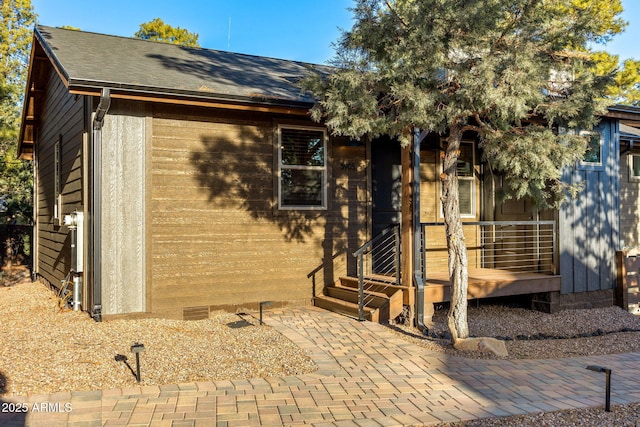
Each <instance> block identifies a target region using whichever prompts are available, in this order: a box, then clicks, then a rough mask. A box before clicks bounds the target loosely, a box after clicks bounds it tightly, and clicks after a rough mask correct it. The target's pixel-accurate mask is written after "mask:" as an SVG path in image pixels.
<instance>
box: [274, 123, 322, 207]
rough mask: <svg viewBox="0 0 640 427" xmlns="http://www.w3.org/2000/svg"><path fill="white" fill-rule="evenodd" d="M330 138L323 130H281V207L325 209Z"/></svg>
mask: <svg viewBox="0 0 640 427" xmlns="http://www.w3.org/2000/svg"><path fill="white" fill-rule="evenodd" d="M326 140H327V137H326V133H325V131H324V130H322V129H318V128H309V127H301V126H280V127H278V207H279V208H280V209H326V207H327V141H326Z"/></svg>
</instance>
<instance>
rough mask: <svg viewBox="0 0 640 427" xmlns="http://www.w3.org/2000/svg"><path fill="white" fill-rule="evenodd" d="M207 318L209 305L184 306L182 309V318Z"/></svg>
mask: <svg viewBox="0 0 640 427" xmlns="http://www.w3.org/2000/svg"><path fill="white" fill-rule="evenodd" d="M208 318H209V306H207V305H205V306H200V307H184V308H183V309H182V319H183V320H202V319H208Z"/></svg>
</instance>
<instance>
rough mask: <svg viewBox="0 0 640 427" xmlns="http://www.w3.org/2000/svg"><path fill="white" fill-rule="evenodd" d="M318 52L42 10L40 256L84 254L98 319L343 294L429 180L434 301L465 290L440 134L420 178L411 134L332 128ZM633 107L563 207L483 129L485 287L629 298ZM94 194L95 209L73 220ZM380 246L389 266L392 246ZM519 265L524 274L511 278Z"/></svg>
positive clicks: (606, 136)
mask: <svg viewBox="0 0 640 427" xmlns="http://www.w3.org/2000/svg"><path fill="white" fill-rule="evenodd" d="M310 69H314V70H315V71H316V72H321V73H328V72H330V69H329V68H327V67H323V66H317V65H313V66H312V65H309V64H302V63H298V62H293V61H285V60H279V59H272V58H263V57H256V56H249V55H242V54H235V53H228V52H220V51H213V50H206V49H197V48H188V47H181V46H176V45H171V44H164V43H156V42H149V41H142V40H137V39H129V38H122V37H114V36H108V35H101V34H93V33H86V32H81V31H73V30H64V29H58V28H50V27H43V26H39V27H37V28H36V30H35V32H34V42H33V47H32V54H31V61H30V66H29V76H28V85H27V92H26V95H25V108H24V113H23V122H22V127H21V133H20V140H19V153H20V156H21V158H23V159H33V161H34V171H35V188H36V197H35V208H34V209H35V215H34V216H35V218H36V223H35V228H34V251H33V253H34V273H36V274H37V275H38V276H39V277H40V278H41V279H42V280H45V281H47V282H49V283H51V284H53V285H55V286H60V281H61V280H63V279H64V278H65V277H67V275H68V274H69V272H70V271H71V270H75V271H76V272H78V273H77V274H76V276H77V277H78V278H79V279H77V281H76V285H77V286H78V290H79V291H80V292H78V294H80V295H81V298H80V301H79V302H80V305H79V306H80V307H81V308H82V309H83V310H86V311H88V312H89V313H91V314H92V315H93V316H94V317H95V318H97V319H99V318H101V317H102V316H103V315H119V314H129V313H149V314H153V315H158V316H165V317H173V318H184V319H197V318H204V317H207V316H208V314H209V312H210V311H211V310H216V309H231V310H243V309H256V308H257V307H259V306H260V304H261V303H264V302H267V301H268V302H270V303H271V305H272V306H273V305H278V306H282V305H287V304H295V305H302V304H311V303H312V302H313V301H314V299H315V301H316V304H317V305H320V306H323V304H324V303H323V301H327V300H330V299H331V298H324V299H323V298H322V297H321V296H322V294H323V293H327V294H331V292H330V290H331V289H332V288H335V286H334V285H335V284H337V283H339V282H340V278H341V276H345V275H347V274H349V275H351V276H354V275H356V273H357V269H358V265H357V264H356V259H355V258H354V257H353V256H352V253H353V252H355V251H356V250H357V249H358V248H359V247H360V246H361V245H363V244H364V243H366V242H368V241H370V239H371V238H372V237H374V236H376V235H378V233H379V232H380V231H382V230H384V229H386V228H387V226H389V225H390V224H399V223H402V224H403V227H402V236H403V238H404V240H403V242H407V241H408V240H409V239H408V237H409V236H410V235H411V233H410V228H411V227H410V226H407V224H409V223H407V222H405V220H406V218H407V211H406V207H407V206H408V205H409V204H410V203H409V201H410V200H417V196H419V198H420V204H419V208H420V209H419V212H420V221H421V222H423V223H429V224H427V225H424V226H423V227H424V229H425V230H426V237H425V239H424V240H425V247H426V249H425V252H426V254H427V256H426V260H427V261H426V277H427V286H426V287H425V298H426V301H425V306H430V307H432V306H433V303H434V302H438V301H442V300H446V283H445V282H446V279H443V278H442V272H443V271H444V270H445V265H446V263H444V262H443V261H442V259H438V257H440V258H441V254H442V253H443V251H442V244H443V237H442V236H443V234H442V231H441V229H442V227H441V225H439V223H440V222H441V221H442V217H441V213H440V209H441V208H440V202H439V192H440V187H439V176H440V173H441V172H440V167H441V166H440V163H439V162H440V160H439V159H440V156H439V152H440V147H441V141H440V139H439V138H438V137H437V136H436V135H427V137H426V138H425V139H424V141H423V142H422V149H421V150H420V155H421V156H420V158H421V160H420V167H419V168H417V169H416V168H414V169H415V170H416V174H415V176H416V178H417V176H419V177H420V179H419V180H418V179H416V180H415V181H413V180H411V182H415V183H422V186H421V189H420V193H419V195H416V197H412V196H411V190H410V189H408V183H409V181H408V180H407V179H408V177H410V176H411V174H410V173H408V172H409V169H411V167H410V163H411V157H410V156H408V155H407V150H404V149H400V147H399V145H398V144H396V143H394V142H392V141H388V140H385V138H381V139H379V140H375V141H366V142H363V141H353V140H349V139H347V138H341V137H335V136H331V135H330V134H329V133H328V132H327V130H326V128H325V127H324V126H322V125H321V124H318V123H315V122H313V121H312V120H311V119H310V118H309V114H308V110H309V108H310V107H311V106H312V105H313V102H314V100H313V99H312V98H311V97H309V96H308V95H306V94H304V93H302V92H301V90H300V89H299V87H298V86H297V84H296V83H297V81H298V80H299V79H300V78H301V77H302V76H303V75H304V74H305V73H307V72H309V70H310ZM613 113H616V114H613ZM623 116H624V118H625V120H637V117H640V114H639V113H638V111H637V110H635V109H631V108H629V109H622V110H621V111H617V112H615V111H612V114H611V117H609V116H607V117H605V118H603V121H602V123H601V125H600V128H599V132H598V133H597V134H594V138H593V142H594V148H593V150H592V151H590V152H589V157H588V158H587V159H586V161H585V162H583V163H581V164H579V165H577V167H576V168H575V170H574V171H571V172H567V174H566V177H565V178H566V180H567V181H571V182H583V183H584V184H585V185H584V189H583V191H582V193H581V195H580V197H578V198H577V199H576V200H573V201H571V202H570V203H569V204H568V205H567V206H566V207H565V208H563V209H562V210H560V211H559V212H553V211H545V212H538V211H536V210H535V209H534V208H533V207H532V206H530V204H528V203H527V202H526V201H509V202H505V203H497V202H496V200H498V196H497V195H498V194H499V190H500V185H501V184H500V179H499V177H495V176H493V175H492V174H491V173H489V171H488V169H486V166H485V165H484V164H483V163H482V162H481V156H480V152H479V149H478V147H477V141H476V139H475V138H474V137H473V135H469V138H468V139H467V142H466V143H465V144H463V150H462V151H461V159H460V168H459V169H460V182H461V184H460V190H461V209H462V213H463V216H464V217H465V221H467V222H469V225H468V227H469V235H468V245H469V253H470V255H471V256H470V259H471V263H472V264H471V267H472V268H473V269H474V271H476V272H487V271H488V272H490V273H491V274H492V275H493V276H491V277H490V278H489V279H486V280H485V279H482V280H484V281H482V280H480V279H478V280H476V281H475V282H473V284H472V286H471V288H470V292H476V294H470V296H471V297H476V298H480V297H491V296H497V295H518V294H534V295H536V297H535V301H536V302H537V303H539V304H542V305H545V304H546V305H547V306H549V307H551V306H553V307H556V308H557V307H569V306H588V305H602V304H611V301H612V295H613V288H614V286H615V257H614V253H615V250H616V249H618V248H619V246H620V239H621V238H620V234H621V232H620V229H619V227H620V225H619V218H620V204H621V201H620V197H619V194H620V184H619V181H620V178H619V170H620V168H619V164H620V163H619V152H620V141H619V134H620V129H619V123H620V120H622V117H623ZM624 147H626V145H624V144H623V149H624ZM636 200H637V199H636ZM403 202H404V203H403ZM623 202H624V203H627V202H629V203H630V201H629V200H624V201H623ZM634 206H636V211H637V202H635V205H634ZM74 212H77V213H80V214H81V215H78V217H79V220H81V221H82V226H83V227H78V229H75V228H74V227H69V226H68V225H69V224H71V223H69V222H68V220H67V225H65V216H69V215H71V214H72V213H74ZM636 216H640V214H638V213H636ZM487 221H489V222H490V223H488V222H487ZM476 222H477V223H478V224H475V223H476ZM71 225H73V224H71ZM625 232H626V231H625ZM507 233H512V235H513V236H515V238H516V240H518V241H519V242H520V244H519V245H518V244H514V243H513V242H510V241H508V239H507V240H506V239H505V237H504V236H506V235H507ZM623 234H624V233H623ZM488 236H490V237H491V238H492V239H493V240H492V241H491V242H490V243H487V242H488V240H487V238H488ZM542 236H546V237H545V238H542ZM545 239H551V242H550V243H549V242H548V241H547V240H545ZM75 240H77V245H75V246H76V247H77V251H75V252H76V253H74V252H72V241H75ZM522 242H524V243H522ZM542 242H547V243H545V244H546V247H545V246H544V244H543V243H542ZM403 244H404V243H403ZM402 248H403V249H402V253H403V254H404V255H403V261H402V262H403V271H411V264H410V263H409V264H407V263H406V262H407V261H406V260H407V259H410V258H411V257H410V254H411V246H410V245H408V246H403V247H402ZM393 252H394V253H396V254H397V253H399V252H400V251H399V250H398V249H397V247H396V249H394V250H393ZM434 255H436V258H433V256H434ZM531 260H534V261H533V262H532V261H531ZM534 263H535V265H533V264H534ZM371 264H372V266H371V270H372V271H371V272H372V273H380V269H381V265H382V264H383V260H382V259H381V258H380V257H378V258H375V257H374V258H373V260H372V262H371ZM514 266H515V267H514ZM397 268H399V267H396V269H397ZM475 269H478V270H475ZM504 269H507V270H509V269H510V270H511V271H516V272H517V273H513V274H512V273H509V274H510V275H508V277H506V278H505V276H504V275H503V276H500V274H499V272H500V271H503V270H504ZM525 270H526V271H533V273H527V274H528V275H523V272H524V271H525ZM478 274H480V273H478ZM496 275H497V276H496ZM480 276H481V275H480ZM496 277H499V278H498V279H496ZM560 277H561V279H560ZM400 284H401V285H402V286H400V287H399V288H400V289H402V290H403V300H402V301H403V302H404V304H405V305H407V304H409V305H410V304H413V303H414V294H413V292H414V289H413V288H412V285H413V283H412V280H411V274H404V273H403V275H402V281H401V283H400ZM480 288H481V289H482V290H481V291H478V289H480ZM341 292H343V293H344V292H346V291H345V290H342V291H341ZM379 293H380V294H382V293H383V292H382V290H380V292H379ZM334 296H335V295H334ZM338 297H339V296H338ZM345 298H346V299H348V298H347V297H345ZM345 304H347V303H345ZM549 307H547V308H549ZM343 311H344V310H343ZM428 312H429V309H427V314H428ZM395 314H396V313H395V312H394V313H393V314H389V313H388V316H395Z"/></svg>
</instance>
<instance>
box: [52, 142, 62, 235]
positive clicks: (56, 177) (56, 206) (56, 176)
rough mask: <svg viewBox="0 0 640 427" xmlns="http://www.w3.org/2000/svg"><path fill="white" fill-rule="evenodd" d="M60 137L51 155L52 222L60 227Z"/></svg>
mask: <svg viewBox="0 0 640 427" xmlns="http://www.w3.org/2000/svg"><path fill="white" fill-rule="evenodd" d="M61 143H62V136H58V140H57V141H56V143H55V146H54V148H53V149H54V154H53V195H54V198H53V220H54V223H56V224H58V225H62V194H60V181H61V173H60V169H61V167H60V144H61Z"/></svg>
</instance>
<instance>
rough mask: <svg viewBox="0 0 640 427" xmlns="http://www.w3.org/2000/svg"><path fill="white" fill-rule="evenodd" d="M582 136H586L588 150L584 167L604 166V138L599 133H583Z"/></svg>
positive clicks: (585, 153) (585, 154)
mask: <svg viewBox="0 0 640 427" xmlns="http://www.w3.org/2000/svg"><path fill="white" fill-rule="evenodd" d="M581 135H583V136H584V135H586V136H587V137H588V140H587V150H586V151H585V152H584V157H583V158H582V162H581V163H582V164H583V165H592V166H600V165H602V137H601V135H600V134H599V133H598V132H588V133H587V132H582V133H581Z"/></svg>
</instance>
